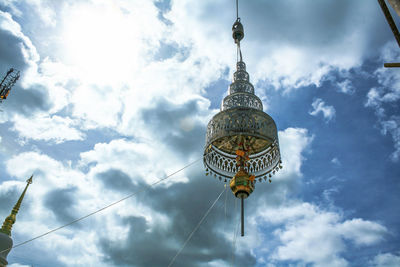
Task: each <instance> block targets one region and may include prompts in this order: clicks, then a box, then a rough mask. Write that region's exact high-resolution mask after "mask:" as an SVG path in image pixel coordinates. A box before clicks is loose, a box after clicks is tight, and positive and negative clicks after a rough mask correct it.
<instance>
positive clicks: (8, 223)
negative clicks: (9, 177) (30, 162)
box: [0, 175, 33, 236]
mask: <svg viewBox="0 0 400 267" xmlns="http://www.w3.org/2000/svg"><path fill="white" fill-rule="evenodd" d="M32 178H33V175H32V176H31V177H30V178H29V179H28V180H26V186H25V189H24V191H23V192H22V194H21V196H20V197H19V199H18V201H17V203H16V204H15V206H14V208H13V209H12V211H11V214H10V215H8V216H7V218H6V219H5V220H4V223H3V226H2V227H1V229H0V232H1V233H4V234H6V235H9V236H11V229H12V226H13V224H14V223H15V220H16V216H17V213H18V211H19V208H20V207H21V203H22V200H23V199H24V196H25V193H26V190H27V189H28V187H29V185H30V184H31V183H32Z"/></svg>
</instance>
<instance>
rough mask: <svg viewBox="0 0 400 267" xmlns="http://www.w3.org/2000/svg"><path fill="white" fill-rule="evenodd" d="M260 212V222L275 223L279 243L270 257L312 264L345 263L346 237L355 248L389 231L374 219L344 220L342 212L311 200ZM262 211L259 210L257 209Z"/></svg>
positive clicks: (345, 264)
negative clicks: (372, 220) (325, 208)
mask: <svg viewBox="0 0 400 267" xmlns="http://www.w3.org/2000/svg"><path fill="white" fill-rule="evenodd" d="M263 208H266V210H264V211H262V212H259V213H258V214H259V216H260V218H262V219H261V222H260V223H262V222H264V223H268V224H271V223H272V224H275V225H278V228H277V230H275V232H274V236H275V237H276V238H277V239H278V240H279V242H280V244H279V245H278V246H277V247H276V249H275V250H274V253H273V254H272V255H271V259H272V260H290V261H300V262H303V263H305V264H307V263H312V264H314V266H348V265H349V264H348V262H347V261H346V260H345V259H344V258H343V257H342V256H341V254H342V253H343V252H344V251H346V249H347V245H346V243H345V242H344V241H345V240H350V241H352V242H353V244H354V245H355V246H357V247H359V246H366V245H371V244H376V243H378V242H380V241H382V239H383V237H384V236H385V235H386V234H387V233H388V231H387V229H386V228H385V227H384V226H382V225H380V224H378V223H375V222H371V221H365V220H362V219H352V220H344V219H343V217H342V215H340V214H338V213H335V212H331V211H326V210H323V209H321V208H319V207H317V206H315V205H313V204H310V203H293V202H292V203H288V205H283V206H280V207H276V208H268V207H263ZM260 210H261V209H260Z"/></svg>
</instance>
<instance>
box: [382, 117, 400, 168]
mask: <svg viewBox="0 0 400 267" xmlns="http://www.w3.org/2000/svg"><path fill="white" fill-rule="evenodd" d="M381 126H382V133H383V134H386V133H388V132H389V133H390V134H391V136H392V139H393V142H394V148H395V151H393V153H392V154H391V159H392V160H393V161H395V162H397V161H398V160H399V158H400V116H391V117H390V118H389V119H388V120H383V121H381Z"/></svg>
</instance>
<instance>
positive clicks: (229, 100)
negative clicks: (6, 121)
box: [204, 61, 281, 181]
mask: <svg viewBox="0 0 400 267" xmlns="http://www.w3.org/2000/svg"><path fill="white" fill-rule="evenodd" d="M236 67H237V70H236V72H235V73H234V75H233V82H232V84H231V85H230V87H229V94H228V96H226V97H225V98H224V100H223V101H222V104H221V112H219V113H217V114H216V115H215V116H214V117H213V118H212V119H211V121H210V122H209V123H208V126H207V133H206V147H205V156H204V165H205V167H206V171H207V173H208V174H211V175H214V176H215V177H219V178H220V179H224V180H226V179H231V178H232V177H233V175H234V174H235V173H237V171H238V167H237V164H236V154H235V151H236V150H237V149H238V147H237V146H238V142H240V141H239V140H245V142H246V144H247V145H248V146H249V148H250V152H249V160H248V161H247V164H248V166H247V167H246V171H247V172H248V173H250V174H252V175H254V176H256V178H257V179H258V181H262V178H264V180H266V179H267V178H268V179H269V177H271V175H272V174H275V172H276V171H277V170H278V169H279V168H281V166H280V163H281V160H280V158H281V156H280V152H279V142H278V132H277V128H276V125H275V122H274V120H273V119H272V118H271V117H270V116H269V115H268V114H267V113H265V112H263V105H262V101H261V100H260V99H259V98H258V97H257V96H256V95H255V94H254V87H253V85H252V84H251V83H250V82H249V74H248V73H247V72H246V64H245V63H244V62H243V61H239V62H238V63H237V65H236Z"/></svg>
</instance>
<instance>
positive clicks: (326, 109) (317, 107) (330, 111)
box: [309, 98, 336, 122]
mask: <svg viewBox="0 0 400 267" xmlns="http://www.w3.org/2000/svg"><path fill="white" fill-rule="evenodd" d="M311 106H312V107H313V110H312V111H310V112H309V114H310V115H312V116H317V115H318V114H319V113H322V115H323V116H324V119H326V121H327V122H328V121H330V120H331V119H333V118H334V117H335V114H336V110H335V108H334V107H333V106H328V105H326V104H325V102H324V101H323V100H322V99H321V98H317V99H315V100H314V102H312V104H311Z"/></svg>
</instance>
